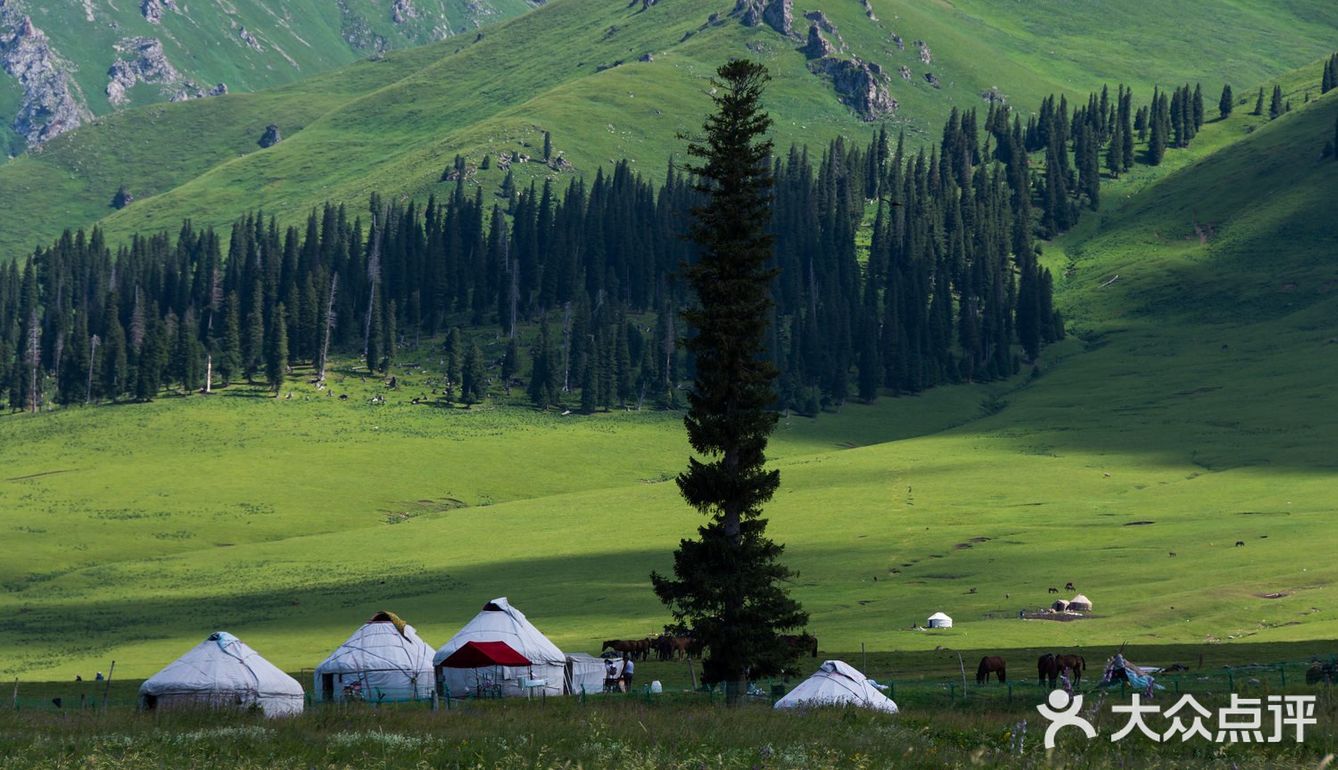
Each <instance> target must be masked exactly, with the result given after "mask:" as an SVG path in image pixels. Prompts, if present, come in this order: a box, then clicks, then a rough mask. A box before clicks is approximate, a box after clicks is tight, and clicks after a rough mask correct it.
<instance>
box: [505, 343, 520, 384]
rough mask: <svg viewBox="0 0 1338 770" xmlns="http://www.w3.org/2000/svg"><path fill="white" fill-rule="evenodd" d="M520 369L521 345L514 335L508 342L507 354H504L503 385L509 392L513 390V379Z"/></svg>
mask: <svg viewBox="0 0 1338 770" xmlns="http://www.w3.org/2000/svg"><path fill="white" fill-rule="evenodd" d="M519 371H520V346H519V345H518V344H517V343H516V338H515V337H512V338H511V339H509V340H507V342H506V355H504V356H502V387H504V388H506V390H507V392H508V393H509V392H511V380H512V378H514V377H515V376H516V373H517V372H519Z"/></svg>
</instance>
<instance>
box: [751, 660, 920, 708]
mask: <svg viewBox="0 0 1338 770" xmlns="http://www.w3.org/2000/svg"><path fill="white" fill-rule="evenodd" d="M805 706H859V707H860V708H868V709H875V710H877V711H886V712H887V713H889V714H895V713H897V704H895V703H893V702H892V699H891V698H889V697H887V696H886V695H884V694H882V693H881V692H879V691H878V688H877V687H874V686H873V684H872V683H870V682H869V680H868V679H867V678H866V677H865V676H864V675H863V674H861V673H860V672H858V671H856V670H855V669H854V668H852V667H850V666H849V665H847V664H846V663H845V662H843V661H839V660H828V661H825V662H823V664H822V665H821V666H820V667H819V668H818V670H817V673H815V674H813V676H810V677H809V678H807V679H805V680H804V681H802V682H800V683H799V686H798V687H796V688H794V689H793V690H791V691H790V692H789V694H788V695H786V696H785V697H784V698H781V699H780V700H778V701H776V706H775V708H778V709H793V708H803V707H805Z"/></svg>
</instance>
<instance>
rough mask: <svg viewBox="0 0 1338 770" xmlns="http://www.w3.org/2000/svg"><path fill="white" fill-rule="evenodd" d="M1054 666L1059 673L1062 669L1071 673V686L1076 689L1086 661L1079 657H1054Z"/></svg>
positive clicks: (1085, 666)
mask: <svg viewBox="0 0 1338 770" xmlns="http://www.w3.org/2000/svg"><path fill="white" fill-rule="evenodd" d="M1055 666H1057V667H1058V668H1059V671H1060V672H1063V671H1064V669H1068V670H1069V671H1071V672H1073V686H1074V687H1077V686H1078V683H1079V682H1081V681H1082V672H1083V671H1084V670H1086V668H1087V660H1086V658H1084V657H1083V656H1081V655H1056V656H1055Z"/></svg>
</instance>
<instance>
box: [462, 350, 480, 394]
mask: <svg viewBox="0 0 1338 770" xmlns="http://www.w3.org/2000/svg"><path fill="white" fill-rule="evenodd" d="M483 377H484V372H483V351H482V350H479V346H478V343H477V342H472V341H471V342H470V343H469V350H468V352H466V353H465V360H464V363H463V364H461V365H460V400H462V401H464V402H465V403H466V404H477V403H478V402H480V401H482V400H483V391H484V386H483Z"/></svg>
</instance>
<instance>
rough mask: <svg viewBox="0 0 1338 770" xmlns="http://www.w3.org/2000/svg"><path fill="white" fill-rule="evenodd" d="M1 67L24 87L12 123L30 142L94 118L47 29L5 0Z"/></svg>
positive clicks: (0, 11) (1, 4) (0, 18)
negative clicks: (39, 26) (59, 56)
mask: <svg viewBox="0 0 1338 770" xmlns="http://www.w3.org/2000/svg"><path fill="white" fill-rule="evenodd" d="M0 66H3V67H4V70H5V72H7V73H9V74H10V76H12V77H13V78H14V79H15V80H17V81H19V86H20V87H21V88H22V89H23V97H22V101H21V102H20V104H19V110H18V114H17V115H16V116H15V117H14V121H13V124H12V125H13V128H14V131H15V133H17V134H19V135H20V136H22V137H23V138H24V139H25V140H26V141H27V142H28V144H29V145H30V146H33V145H40V144H42V143H43V142H46V141H47V140H49V139H53V138H55V137H57V136H60V135H61V134H63V133H65V132H66V131H71V130H73V129H75V128H78V127H79V124H81V123H83V122H84V121H85V120H88V119H89V118H90V117H92V116H91V115H90V113H89V112H88V108H87V107H86V106H84V103H83V99H82V98H81V95H80V94H79V93H78V90H77V88H78V87H77V86H75V85H74V83H73V81H71V80H70V78H69V75H68V73H67V72H66V65H65V64H64V63H63V62H62V61H61V60H60V59H59V58H58V57H57V56H56V53H55V51H54V50H53V49H52V48H51V43H50V41H49V40H48V39H47V36H46V34H45V33H44V32H42V30H40V29H38V28H37V27H36V26H34V25H33V23H32V19H30V18H28V17H27V16H22V15H20V14H19V13H18V10H17V9H16V8H15V7H14V5H13V3H12V2H7V1H6V0H0Z"/></svg>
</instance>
